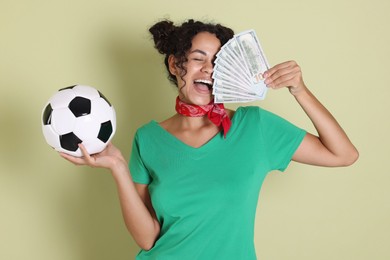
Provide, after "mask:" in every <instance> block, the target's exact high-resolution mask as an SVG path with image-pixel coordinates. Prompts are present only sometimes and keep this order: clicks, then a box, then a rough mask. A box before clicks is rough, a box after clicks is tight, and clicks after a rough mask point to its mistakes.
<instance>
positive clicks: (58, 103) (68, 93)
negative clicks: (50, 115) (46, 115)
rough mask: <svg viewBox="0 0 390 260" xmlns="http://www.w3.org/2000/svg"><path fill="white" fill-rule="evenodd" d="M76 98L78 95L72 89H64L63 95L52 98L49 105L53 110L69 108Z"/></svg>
mask: <svg viewBox="0 0 390 260" xmlns="http://www.w3.org/2000/svg"><path fill="white" fill-rule="evenodd" d="M57 93H58V92H57ZM75 97H76V95H75V94H74V91H73V90H72V89H64V90H61V95H54V96H52V97H51V98H50V100H49V103H50V104H51V107H52V108H53V109H58V108H63V107H67V106H68V105H69V102H70V101H71V100H72V99H74V98H75Z"/></svg>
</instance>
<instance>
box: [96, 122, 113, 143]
mask: <svg viewBox="0 0 390 260" xmlns="http://www.w3.org/2000/svg"><path fill="white" fill-rule="evenodd" d="M111 134H112V124H111V121H107V122H104V123H102V124H101V126H100V131H99V134H98V139H100V140H101V141H102V142H103V143H105V142H107V141H108V139H110V136H111Z"/></svg>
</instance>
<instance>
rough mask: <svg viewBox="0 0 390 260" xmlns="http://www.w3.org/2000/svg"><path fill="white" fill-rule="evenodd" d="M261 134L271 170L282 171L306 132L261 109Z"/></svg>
mask: <svg viewBox="0 0 390 260" xmlns="http://www.w3.org/2000/svg"><path fill="white" fill-rule="evenodd" d="M259 113H260V121H261V132H262V135H263V138H264V142H265V146H266V149H267V151H266V153H267V156H268V158H269V159H268V160H269V163H270V166H271V169H272V170H279V171H284V170H285V169H286V168H287V166H288V165H289V163H290V161H291V159H292V156H293V155H294V153H295V151H296V150H297V149H298V147H299V145H300V144H301V142H302V140H303V138H304V137H305V135H306V131H305V130H303V129H301V128H299V127H297V126H295V125H294V124H292V123H290V122H289V121H287V120H285V119H283V118H281V117H279V116H277V115H275V114H273V113H271V112H269V111H266V110H263V109H260V110H259Z"/></svg>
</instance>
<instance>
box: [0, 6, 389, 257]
mask: <svg viewBox="0 0 390 260" xmlns="http://www.w3.org/2000/svg"><path fill="white" fill-rule="evenodd" d="M389 13H390V2H389V1H388V0H372V1H361V0H355V1H352V0H350V1H347V0H327V1H312V0H297V1H291V0H272V1H259V0H253V1H232V2H229V1H222V0H218V1H216V0H213V1H212V0H208V1H205V0H198V1H177V0H176V1H147V0H143V1H125V0H104V1H76V0H62V1H55V0H50V1H49V0H46V1H44V0H40V1H39V0H36V1H27V0H25V1H20V0H1V3H0V37H1V39H0V87H1V102H0V124H1V141H0V142H1V143H0V144H1V146H0V162H1V165H0V173H1V176H0V259H4V260H13V259H17V260H22V259H29V260H53V259H56V260H98V259H133V257H134V255H135V254H136V253H137V251H138V248H137V246H136V245H135V243H134V242H133V240H132V238H131V237H130V236H129V235H128V233H127V231H126V229H125V226H124V224H123V221H122V217H121V213H120V208H119V203H118V200H117V194H116V188H115V185H114V182H113V180H112V177H111V176H110V174H109V173H107V172H106V171H104V170H99V169H89V168H85V167H76V166H73V165H71V164H69V163H68V162H66V161H65V160H63V159H61V158H60V157H59V156H58V155H57V153H55V152H54V151H53V150H51V149H50V148H49V147H48V146H47V144H46V143H45V141H44V139H43V135H42V133H41V126H40V117H41V110H42V108H43V106H44V105H45V103H46V101H47V100H48V98H49V97H50V96H51V95H52V94H53V93H54V92H55V91H56V90H57V89H59V88H62V87H66V86H69V85H72V84H77V83H80V84H87V85H92V86H94V87H96V88H98V89H99V90H101V91H102V92H103V93H104V94H105V95H106V96H107V97H108V98H109V99H110V100H111V102H112V103H113V104H114V106H115V108H116V111H117V116H118V126H117V127H118V129H117V134H116V136H115V138H114V143H115V144H116V145H117V146H118V147H120V149H121V150H122V151H123V153H124V155H125V156H126V157H128V156H129V151H130V148H131V141H132V137H133V134H134V132H135V130H136V128H137V127H138V126H140V125H141V124H143V123H146V122H148V121H149V120H151V119H156V120H162V119H164V118H166V117H168V116H169V115H171V114H172V113H173V112H174V109H173V103H174V98H175V94H176V92H175V88H174V87H173V86H171V85H170V84H169V83H168V81H167V80H166V74H165V69H164V68H163V65H162V57H161V56H160V55H158V54H157V52H156V51H155V50H154V49H153V46H152V42H151V40H150V36H149V35H148V33H147V28H148V27H149V26H150V25H152V24H153V23H154V22H155V21H157V20H158V19H159V18H163V17H169V18H171V19H173V20H175V21H182V20H183V19H185V18H189V17H194V18H199V19H207V20H215V21H218V22H221V23H223V24H226V25H228V26H230V27H232V28H233V29H234V30H235V31H236V32H239V31H242V30H246V29H252V28H253V29H255V30H256V32H257V34H258V36H259V38H260V39H261V42H262V45H263V48H264V51H265V53H266V55H267V57H268V60H269V62H270V63H271V64H272V65H275V64H276V63H279V62H282V61H285V60H290V59H295V60H297V61H298V63H299V64H300V65H301V67H302V70H303V75H304V79H305V81H306V83H307V85H308V86H309V87H310V88H311V90H312V91H313V92H314V93H315V94H316V95H317V97H318V98H319V99H320V100H321V101H322V102H323V103H324V104H325V105H326V106H327V107H328V108H329V110H331V111H332V112H333V114H334V115H335V116H336V117H337V119H338V120H339V122H340V123H341V124H342V126H343V127H344V129H345V130H346V131H347V132H348V134H349V136H350V138H351V139H352V140H353V142H354V143H355V144H356V146H357V147H358V149H359V151H360V159H359V161H358V162H357V163H356V164H355V165H353V166H352V167H349V168H317V167H311V166H305V165H298V164H295V163H293V164H291V167H290V168H289V169H288V170H287V172H288V173H287V174H282V173H277V172H275V173H272V174H270V175H269V176H268V178H267V179H266V181H265V183H264V186H263V189H262V191H261V197H260V203H259V210H258V214H257V222H256V238H255V243H256V250H257V253H258V257H259V259H266V260H284V259H296V260H313V259H316V260H333V259H337V260H367V259H370V260H371V259H374V260H377V259H383V260H385V259H390V248H389V243H390V202H389V200H390V189H389V184H390V171H389V166H388V162H389V155H390V152H389V146H390V142H389V137H388V134H389V132H390V125H389V112H390V101H389V97H390V95H389V94H390V91H389V84H388V82H389V80H388V75H389V65H388V64H389V61H390V51H389V49H390V36H389V34H390V30H389V25H390V18H389V17H390V15H389ZM255 104H256V105H260V106H262V107H264V108H266V109H269V110H271V111H273V112H275V113H277V114H280V115H281V116H283V117H285V118H287V119H289V120H290V121H292V122H294V123H296V124H297V125H299V126H301V127H303V128H307V129H309V130H312V126H311V124H310V122H309V120H308V119H307V118H306V117H305V115H304V113H303V112H302V111H301V110H300V108H299V107H298V105H297V104H296V102H295V101H294V99H293V98H292V97H291V96H290V95H289V94H288V91H287V90H281V91H270V92H269V94H268V96H267V99H266V100H265V101H263V102H256V103H255ZM230 107H234V106H230ZM210 232H212V230H210Z"/></svg>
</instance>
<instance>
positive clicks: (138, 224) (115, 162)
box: [61, 143, 160, 250]
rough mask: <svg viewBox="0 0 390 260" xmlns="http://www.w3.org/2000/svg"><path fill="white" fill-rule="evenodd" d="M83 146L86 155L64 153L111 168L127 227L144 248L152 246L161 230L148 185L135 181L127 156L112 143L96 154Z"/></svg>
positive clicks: (76, 161) (77, 162)
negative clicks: (89, 153)
mask: <svg viewBox="0 0 390 260" xmlns="http://www.w3.org/2000/svg"><path fill="white" fill-rule="evenodd" d="M80 149H81V150H82V152H83V157H82V158H77V157H73V156H70V155H67V154H64V153H61V156H62V157H64V158H65V159H67V160H68V161H70V162H72V163H73V164H75V165H88V166H91V167H101V168H107V169H109V170H111V173H112V176H113V177H114V180H115V183H116V186H117V190H118V195H119V201H120V205H121V209H122V214H123V219H124V221H125V224H126V227H127V229H128V230H129V232H130V234H131V235H132V237H133V238H134V240H135V242H136V243H137V244H138V245H139V246H140V247H141V248H142V249H144V250H149V249H150V248H152V247H153V245H154V243H155V241H156V239H157V237H158V235H159V233H160V224H159V222H158V221H157V218H156V214H155V212H154V210H153V207H152V204H151V202H150V196H149V191H148V189H147V185H140V184H135V183H134V182H133V180H132V178H131V175H130V172H129V169H128V167H127V163H126V160H124V158H123V156H122V154H121V153H120V151H119V150H118V149H117V148H116V147H114V146H113V145H112V144H111V143H110V144H109V145H108V146H107V148H106V149H105V150H104V151H103V152H101V153H99V154H97V155H93V156H90V155H88V153H87V152H86V150H85V148H84V146H83V145H80Z"/></svg>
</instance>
